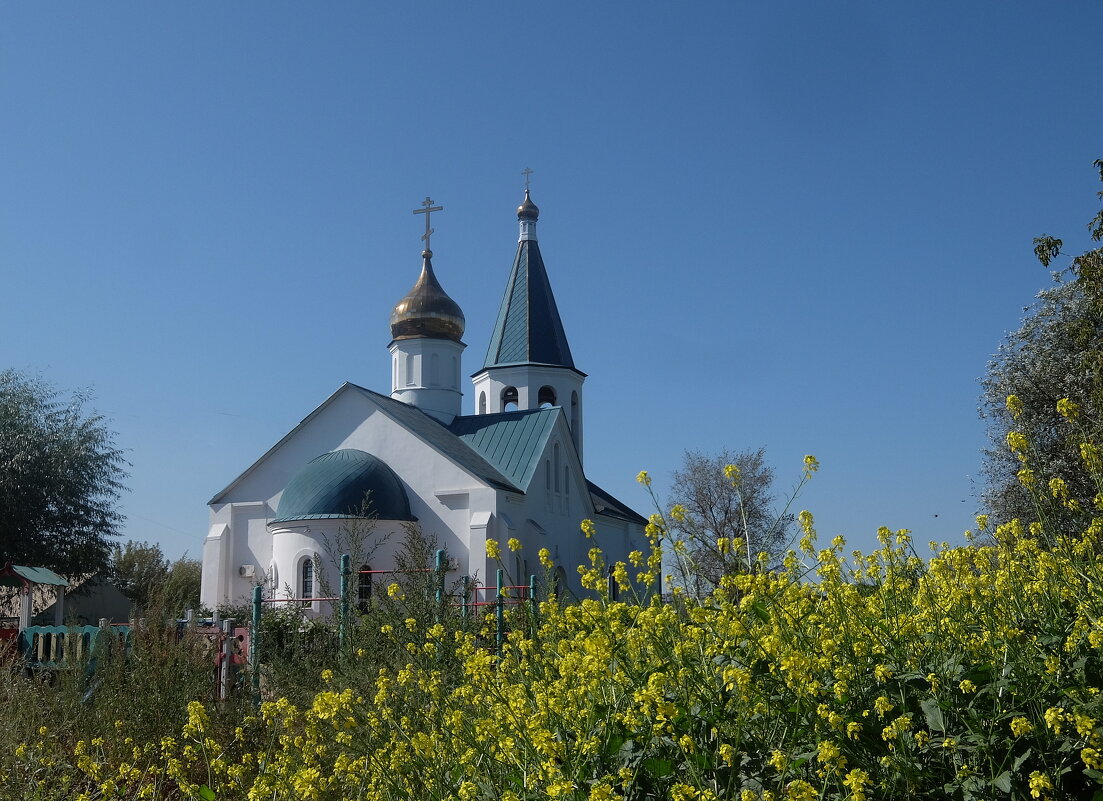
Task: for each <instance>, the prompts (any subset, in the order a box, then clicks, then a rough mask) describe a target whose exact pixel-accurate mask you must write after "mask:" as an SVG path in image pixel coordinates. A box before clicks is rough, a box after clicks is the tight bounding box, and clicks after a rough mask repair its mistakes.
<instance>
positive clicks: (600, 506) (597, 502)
mask: <svg viewBox="0 0 1103 801" xmlns="http://www.w3.org/2000/svg"><path fill="white" fill-rule="evenodd" d="M586 487H587V488H588V489H589V490H590V500H591V501H593V504H594V511H596V512H597V513H598V514H599V515H608V516H609V517H619V518H621V519H622V520H629V521H631V522H633V523H639V524H640V525H641V526H642V525H646V523H647V518H646V517H644V516H643V515H641V514H640V513H639V512H637V511H636V510H635V509H633V508H632V507H630V506H625V505H624V504H623V503H621V502H620V501H618V500H617V499H616V498H614V497H613V496H612V495H610V494H609V493H608V492H606V491H605V490H603V489H602V488H601V487H599V486H598V485H597V484H595V483H594V482H592V481H590V480H589V479H586Z"/></svg>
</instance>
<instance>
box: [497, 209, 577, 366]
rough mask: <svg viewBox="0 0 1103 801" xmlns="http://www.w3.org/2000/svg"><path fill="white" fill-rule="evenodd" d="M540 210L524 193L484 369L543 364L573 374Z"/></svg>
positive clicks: (572, 361)
mask: <svg viewBox="0 0 1103 801" xmlns="http://www.w3.org/2000/svg"><path fill="white" fill-rule="evenodd" d="M538 215H539V210H538V209H537V208H536V204H535V203H533V202H532V200H531V199H530V198H529V194H528V190H526V191H525V201H524V203H522V205H521V206H520V208H518V209H517V217H518V219H519V220H520V221H521V223H522V236H521V241H520V242H518V243H517V256H516V257H515V258H514V260H513V270H512V272H510V275H509V282H508V283H507V284H506V294H505V297H504V298H503V299H502V306H501V308H500V309H499V311H498V321H497V323H496V324H495V325H494V333H493V334H492V335H491V337H490V348H489V349H488V350H487V353H486V361H485V362H484V363H483V369H484V370H485V369H486V368H488V367H501V366H505V365H513V364H546V365H551V366H553V367H567V368H570V369H572V370H575V369H577V368H575V366H574V359H573V358H572V357H571V347H570V345H568V344H567V334H566V332H565V331H564V330H563V321H562V320H560V319H559V309H557V308H556V305H555V296H554V295H553V294H552V289H551V283H550V282H549V281H548V273H547V271H546V270H545V269H544V259H543V258H542V257H541V255H540V245H539V244H538V243H537V241H536V236H535V231H534V226H535V224H536V219H537V216H538Z"/></svg>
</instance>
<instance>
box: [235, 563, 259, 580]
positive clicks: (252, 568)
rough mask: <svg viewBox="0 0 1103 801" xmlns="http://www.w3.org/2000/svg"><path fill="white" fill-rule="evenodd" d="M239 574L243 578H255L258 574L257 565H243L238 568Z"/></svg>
mask: <svg viewBox="0 0 1103 801" xmlns="http://www.w3.org/2000/svg"><path fill="white" fill-rule="evenodd" d="M237 574H238V575H239V576H241V577H242V578H253V576H255V575H256V574H257V566H256V565H242V566H241V567H239V568H238V569H237Z"/></svg>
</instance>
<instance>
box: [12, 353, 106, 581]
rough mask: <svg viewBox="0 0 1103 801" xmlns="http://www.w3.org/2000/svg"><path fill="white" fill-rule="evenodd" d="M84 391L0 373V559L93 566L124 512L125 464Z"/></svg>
mask: <svg viewBox="0 0 1103 801" xmlns="http://www.w3.org/2000/svg"><path fill="white" fill-rule="evenodd" d="M87 402H88V394H87V393H86V392H77V393H74V394H73V395H72V396H70V397H68V398H63V397H61V396H60V395H59V394H58V391H57V390H56V389H55V388H54V387H53V385H51V384H50V383H48V382H46V381H45V380H43V379H41V378H35V377H31V376H28V375H26V374H24V373H21V372H19V371H16V370H4V371H2V372H0V520H2V521H3V523H2V524H0V562H14V563H16V564H26V565H36V566H45V567H49V568H52V569H54V570H57V571H59V572H61V573H66V574H71V575H72V574H81V573H90V572H95V571H98V570H100V569H102V568H104V567H105V566H106V564H107V557H108V553H109V550H110V546H111V540H112V539H113V538H114V537H116V536H117V535H118V529H119V525H120V524H121V523H122V520H123V517H122V515H121V514H120V513H119V511H118V509H117V508H116V504H117V502H118V500H119V496H120V493H121V492H122V490H123V484H122V481H123V479H124V478H125V477H126V469H125V468H126V467H127V463H126V461H125V460H124V459H123V455H122V451H120V450H119V448H117V447H116V446H115V434H114V433H113V432H112V431H111V430H110V429H108V427H107V423H106V421H105V420H104V418H103V417H102V416H101V415H99V414H97V413H96V412H90V411H87V410H86V409H85V405H86V403H87Z"/></svg>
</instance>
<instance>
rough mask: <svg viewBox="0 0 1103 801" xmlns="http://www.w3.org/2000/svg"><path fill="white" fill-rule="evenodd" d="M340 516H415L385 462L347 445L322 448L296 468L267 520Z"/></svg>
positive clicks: (280, 521) (403, 492)
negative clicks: (319, 453)
mask: <svg viewBox="0 0 1103 801" xmlns="http://www.w3.org/2000/svg"><path fill="white" fill-rule="evenodd" d="M365 504H366V508H365ZM346 517H347V518H355V517H375V518H378V519H380V520H414V519H415V518H414V517H413V515H412V514H410V499H409V497H408V496H407V495H406V489H405V488H404V487H403V486H402V482H401V481H399V480H398V476H397V475H395V472H394V471H393V470H392V469H391V468H390V467H389V466H388V465H387V463H386V462H384V461H383V460H382V459H379V458H377V457H375V456H372V455H371V454H370V453H365V452H364V451H360V450H354V449H351V448H350V449H344V450H338V451H331V452H330V453H323V454H322V455H321V456H318V457H316V458H314V459H312V460H311V461H310V462H309V463H307V465H306V466H305V467H303V468H302V469H301V470H299V472H298V473H296V474H295V475H294V476H293V477H292V479H291V481H289V482H288V484H287V488H286V489H284V491H283V495H282V496H281V497H280V505H279V508H278V509H277V510H276V517H275V519H274V520H273V521H272V522H273V523H282V522H285V521H288V520H318V519H327V518H346Z"/></svg>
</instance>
